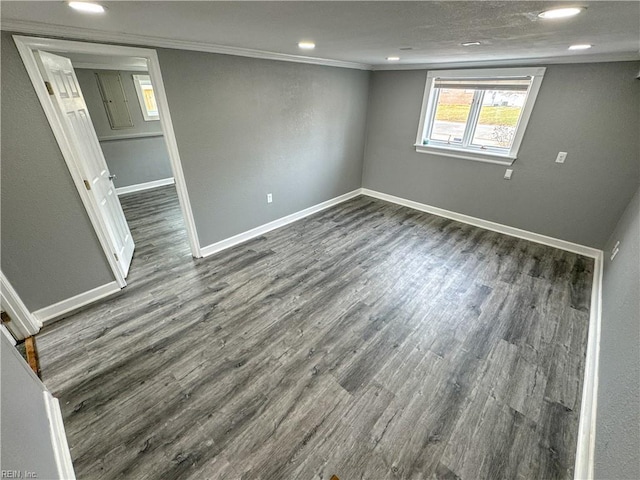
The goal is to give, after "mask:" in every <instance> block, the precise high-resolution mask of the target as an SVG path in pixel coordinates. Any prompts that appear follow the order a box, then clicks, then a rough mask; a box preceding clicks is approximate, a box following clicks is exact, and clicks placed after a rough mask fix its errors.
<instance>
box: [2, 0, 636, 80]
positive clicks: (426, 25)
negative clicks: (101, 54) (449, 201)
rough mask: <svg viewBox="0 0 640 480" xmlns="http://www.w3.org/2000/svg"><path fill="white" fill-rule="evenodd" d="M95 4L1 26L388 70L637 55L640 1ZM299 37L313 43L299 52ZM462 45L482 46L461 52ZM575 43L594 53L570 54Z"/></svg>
mask: <svg viewBox="0 0 640 480" xmlns="http://www.w3.org/2000/svg"><path fill="white" fill-rule="evenodd" d="M99 3H101V4H102V5H104V6H106V7H107V12H106V13H105V14H102V15H87V14H81V13H79V12H76V11H74V10H71V9H70V8H69V7H68V6H67V5H66V3H65V2H62V1H59V0H58V1H45V2H25V1H20V2H13V1H9V2H7V1H3V2H2V9H1V18H2V28H3V29H4V30H17V29H19V30H20V31H23V32H26V33H40V34H43V33H46V34H50V35H55V34H58V35H60V36H66V37H73V38H84V39H91V40H98V41H121V42H122V43H133V44H146V45H150V46H169V45H172V43H171V42H168V40H171V41H178V43H176V44H175V46H176V47H179V48H189V49H195V50H210V51H221V52H228V53H239V54H242V52H241V50H240V49H249V50H251V51H250V52H244V53H245V54H247V55H250V54H258V55H259V54H260V52H272V53H276V54H284V55H283V57H284V56H289V59H291V57H290V56H292V55H294V56H298V55H301V56H306V57H309V56H312V57H316V58H320V59H328V60H334V61H338V62H336V64H339V62H342V63H343V65H344V66H356V67H358V66H359V67H361V68H369V67H370V66H373V68H386V67H388V66H390V63H389V62H387V61H386V57H387V56H400V57H401V60H400V62H396V63H394V64H391V66H392V67H393V68H403V67H404V68H407V67H408V66H410V65H426V66H434V65H442V66H457V65H465V64H468V65H473V64H475V65H483V64H484V65H486V64H491V65H506V64H513V63H523V62H526V63H545V62H548V63H557V62H565V61H566V62H575V61H581V62H582V61H585V62H586V61H603V60H634V59H640V53H639V52H640V1H638V0H635V1H622V2H619V1H597V2H592V1H583V2H581V1H577V2H566V1H551V2H549V1H545V2H541V1H502V2H494V1H472V2H468V1H442V2H435V1H425V2H378V1H375V2H360V1H351V2H339V1H338V2H303V1H287V2H269V1H258V2H245V1H233V2H211V1H199V2H171V1H161V2H150V1H138V2H134V1H122V2H118V1H116V2H113V1H110V2H99ZM554 6H584V7H587V8H586V10H585V11H584V12H583V13H581V14H580V15H578V16H577V17H574V18H570V19H563V20H542V19H540V18H538V13H540V12H541V11H543V10H546V9H549V8H552V7H554ZM300 40H311V41H314V42H315V43H316V44H317V47H316V49H315V50H313V51H312V52H311V53H309V52H302V51H301V50H299V49H298V47H297V42H298V41H300ZM466 41H480V42H482V45H480V46H475V47H462V46H461V45H460V44H461V43H462V42H466ZM575 43H590V44H593V45H594V47H593V48H592V49H590V50H587V51H582V52H578V53H576V52H571V51H569V50H567V48H568V46H569V45H571V44H575ZM221 46H224V47H231V48H226V49H225V48H221ZM408 48H411V50H403V49H408ZM255 51H260V52H255ZM283 59H284V58H283ZM344 62H348V63H344Z"/></svg>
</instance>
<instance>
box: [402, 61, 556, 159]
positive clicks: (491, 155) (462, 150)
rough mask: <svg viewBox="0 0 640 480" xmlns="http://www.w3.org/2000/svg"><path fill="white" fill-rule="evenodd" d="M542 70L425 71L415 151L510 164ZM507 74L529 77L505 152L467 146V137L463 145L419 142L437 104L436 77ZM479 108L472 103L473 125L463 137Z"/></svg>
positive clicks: (529, 114) (429, 126)
mask: <svg viewBox="0 0 640 480" xmlns="http://www.w3.org/2000/svg"><path fill="white" fill-rule="evenodd" d="M545 70H546V68H544V67H535V68H483V69H467V70H433V71H429V72H428V73H427V82H426V85H425V89H424V97H423V99H422V111H421V113H420V123H419V125H418V133H417V135H416V143H415V144H414V146H415V149H416V152H419V153H427V154H434V155H441V156H445V157H455V158H462V159H465V160H476V161H479V162H487V163H497V164H500V165H511V164H513V162H514V161H515V160H516V158H517V157H518V151H519V150H520V144H521V143H522V139H523V137H524V132H525V130H526V128H527V124H528V123H529V118H530V117H531V112H532V111H533V106H534V104H535V101H536V98H537V96H538V92H539V90H540V85H541V84H542V78H543V77H544V72H545ZM509 77H531V84H530V85H529V89H528V90H527V98H526V100H525V104H524V106H523V108H522V113H521V114H520V119H519V121H518V124H517V125H516V133H515V135H514V138H513V143H512V144H511V148H509V150H508V151H506V149H498V148H480V147H477V146H474V145H471V144H470V143H471V142H470V141H469V139H467V142H464V143H465V144H467V145H466V146H463V145H451V144H445V143H442V144H441V143H438V142H433V143H432V142H430V143H429V144H428V145H423V143H422V142H423V139H424V138H425V132H426V129H427V128H431V127H432V125H433V119H434V116H435V112H436V107H437V100H438V98H437V97H438V91H437V89H435V88H434V81H435V79H436V78H452V79H453V78H455V79H464V78H487V79H504V78H509ZM474 98H475V97H474ZM481 107H482V105H480V104H476V105H474V106H473V107H472V110H471V112H470V113H469V119H468V120H467V122H469V121H472V122H474V125H473V126H472V128H467V129H466V131H467V132H466V135H465V138H466V137H469V136H470V135H472V134H473V131H474V130H475V126H476V125H475V122H477V117H478V115H479V112H480V108H481ZM474 114H475V115H474Z"/></svg>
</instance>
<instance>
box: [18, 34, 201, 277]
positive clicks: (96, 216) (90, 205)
mask: <svg viewBox="0 0 640 480" xmlns="http://www.w3.org/2000/svg"><path fill="white" fill-rule="evenodd" d="M13 39H14V41H15V43H16V46H17V48H18V52H19V53H20V57H21V58H22V61H23V63H24V66H25V68H26V70H27V73H28V74H29V78H30V79H31V83H32V84H33V86H34V89H35V91H36V94H37V95H38V99H39V100H40V103H41V104H42V107H43V109H44V112H45V115H46V117H47V120H48V121H49V124H50V125H51V129H52V131H53V133H54V136H55V137H56V141H57V142H58V145H59V146H60V150H61V152H62V155H63V157H64V159H65V162H66V164H67V167H68V168H69V172H70V173H71V177H72V179H73V182H74V184H75V186H76V189H77V191H78V194H79V195H80V198H81V200H82V203H83V205H84V207H85V209H86V211H87V214H88V215H89V219H90V220H91V223H92V225H93V228H94V230H95V231H96V234H97V236H98V240H99V241H100V245H101V246H102V249H103V251H104V254H105V257H106V259H107V262H108V263H109V266H110V267H111V270H112V272H113V275H114V278H115V280H116V282H117V284H118V286H120V287H121V288H122V287H124V286H126V284H127V283H126V281H125V279H124V278H123V276H122V274H121V272H120V269H119V268H118V264H117V261H116V260H115V258H114V257H113V254H112V252H113V248H112V246H111V242H110V239H109V236H108V233H107V232H108V230H107V226H106V224H105V222H104V220H103V218H102V216H101V215H100V213H99V209H98V206H97V205H96V203H95V200H94V198H93V196H92V195H89V194H88V192H87V190H86V189H85V186H84V179H83V178H82V175H81V174H80V169H79V166H78V165H77V163H76V161H75V159H74V153H73V152H74V150H73V149H72V148H71V144H70V143H69V142H70V140H69V139H68V138H67V135H66V134H65V131H64V128H63V124H62V119H60V118H59V116H58V113H57V110H56V108H55V106H54V103H53V102H52V100H51V98H50V96H49V94H48V92H47V89H46V87H45V84H44V80H43V78H42V74H41V73H40V69H39V68H38V64H37V62H36V58H35V55H34V52H35V51H36V50H44V51H48V52H52V53H59V54H62V55H64V54H65V53H71V52H73V53H88V54H95V55H110V56H119V57H142V58H144V59H146V61H147V64H148V66H149V75H150V76H151V81H152V83H153V86H154V93H155V96H156V102H157V104H158V110H159V112H160V125H161V127H162V131H163V136H164V139H165V144H166V146H167V151H168V153H169V159H170V162H171V168H172V170H173V176H174V178H175V183H176V190H177V193H178V199H179V201H180V207H181V209H182V214H183V217H184V220H185V225H186V230H187V236H188V239H189V246H190V248H191V254H192V255H193V256H194V257H196V258H199V257H201V253H200V244H199V241H198V235H197V231H196V226H195V221H194V218H193V213H192V209H191V202H190V200H189V194H188V192H187V186H186V183H185V180H184V173H183V171H182V163H181V161H180V154H179V152H178V145H177V142H176V138H175V133H174V131H173V123H172V121H171V113H170V112H169V103H168V101H167V97H166V93H165V89H164V83H163V81H162V75H161V73H160V63H159V61H158V55H157V53H156V51H155V50H152V49H147V48H137V47H124V46H120V45H103V44H97V43H86V42H76V41H69V40H58V39H51V38H36V37H26V36H22V35H14V36H13Z"/></svg>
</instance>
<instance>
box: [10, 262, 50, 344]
mask: <svg viewBox="0 0 640 480" xmlns="http://www.w3.org/2000/svg"><path fill="white" fill-rule="evenodd" d="M0 306H2V310H4V311H5V312H7V313H8V314H9V317H11V321H10V322H9V323H7V328H8V329H9V330H10V331H11V334H12V335H13V336H14V337H15V338H16V339H17V340H22V339H23V338H27V337H30V336H31V335H35V334H36V333H38V332H39V331H40V329H41V328H42V322H41V321H40V320H38V319H37V318H36V317H35V316H34V315H33V314H32V313H31V312H30V311H29V309H28V308H27V307H26V305H25V304H24V303H23V302H22V299H21V298H20V297H19V296H18V293H17V292H16V291H15V290H14V288H13V286H12V285H11V284H10V283H9V280H7V277H5V276H4V273H3V272H1V271H0Z"/></svg>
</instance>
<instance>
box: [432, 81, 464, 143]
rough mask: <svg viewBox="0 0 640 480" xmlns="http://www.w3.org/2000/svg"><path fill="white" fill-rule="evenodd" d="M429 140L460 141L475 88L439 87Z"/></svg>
mask: <svg viewBox="0 0 640 480" xmlns="http://www.w3.org/2000/svg"><path fill="white" fill-rule="evenodd" d="M439 90H440V94H439V95H438V105H437V107H436V115H435V119H434V121H433V128H432V129H431V136H430V137H429V138H430V140H437V141H440V142H447V143H462V136H463V135H464V129H465V126H466V125H467V118H468V117H469V110H471V102H472V100H473V94H474V93H475V90H462V89H457V88H441V89H439Z"/></svg>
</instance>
